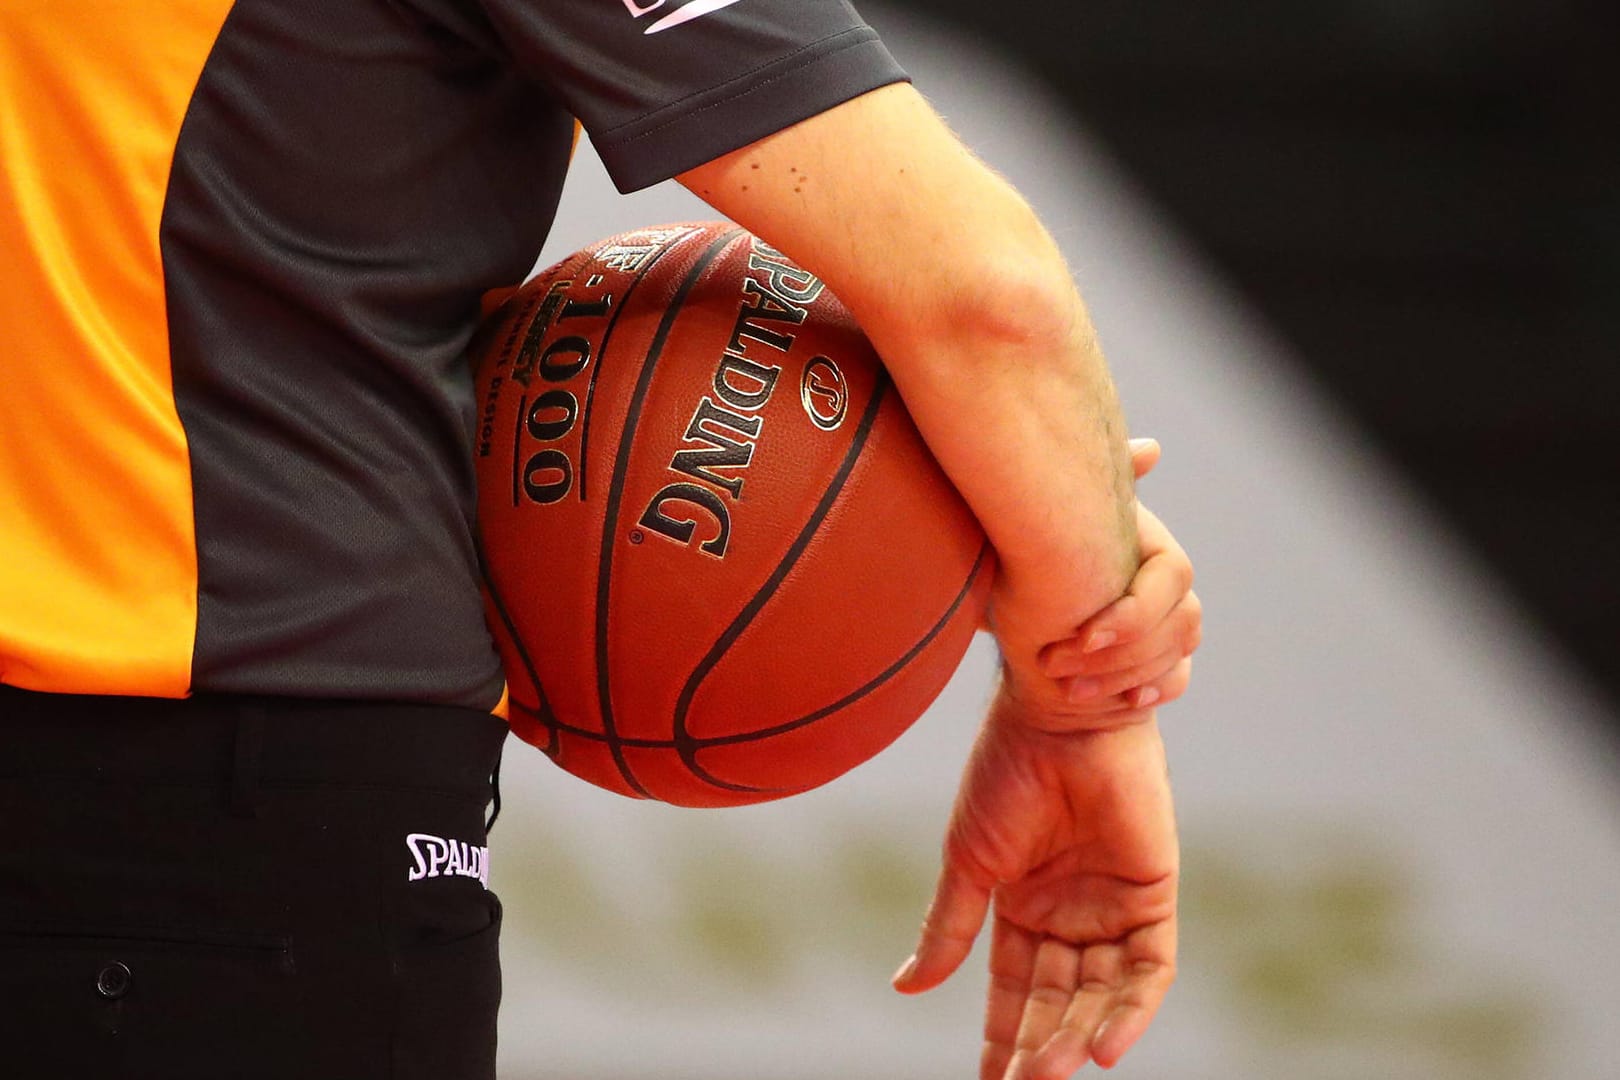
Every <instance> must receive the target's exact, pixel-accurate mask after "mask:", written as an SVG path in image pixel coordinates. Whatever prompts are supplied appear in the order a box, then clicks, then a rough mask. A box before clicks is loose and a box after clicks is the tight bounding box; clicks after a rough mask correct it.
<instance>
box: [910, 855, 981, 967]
mask: <svg viewBox="0 0 1620 1080" xmlns="http://www.w3.org/2000/svg"><path fill="white" fill-rule="evenodd" d="M989 906H990V888H989V885H987V884H980V883H978V882H976V881H974V880H973V879H972V878H971V877H970V876H969V875H968V874H967V873H966V872H965V871H964V870H962V869H961V868H959V867H958V865H957V864H955V863H950V862H947V863H946V865H945V868H944V869H943V870H941V871H940V875H939V884H938V886H937V887H936V888H935V889H934V899H933V902H932V903H931V904H929V905H928V914H927V915H925V916H923V925H922V933H921V935H920V936H919V938H918V941H917V951H916V952H915V953H913V954H912V955H911V958H910V959H909V960H907V961H906V962H905V963H904V964H901V965H900V970H899V971H897V972H895V973H894V979H893V980H892V982H893V985H894V988H895V989H896V990H898V991H900V992H901V993H902V994H920V993H922V992H923V991H925V990H932V989H933V988H934V987H936V986H938V985H939V984H940V983H942V982H944V981H945V980H946V979H948V978H949V977H950V975H951V973H952V972H954V971H955V970H956V969H957V968H959V967H961V966H962V961H963V960H965V959H967V954H968V952H969V951H971V950H972V948H973V939H974V938H976V937H978V936H979V928H980V927H981V926H983V925H984V915H985V911H986V909H987V908H988V907H989Z"/></svg>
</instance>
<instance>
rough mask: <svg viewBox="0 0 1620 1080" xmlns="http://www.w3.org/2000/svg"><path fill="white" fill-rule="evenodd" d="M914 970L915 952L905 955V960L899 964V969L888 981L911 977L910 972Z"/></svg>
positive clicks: (915, 963)
mask: <svg viewBox="0 0 1620 1080" xmlns="http://www.w3.org/2000/svg"><path fill="white" fill-rule="evenodd" d="M916 970H917V956H916V954H915V953H913V954H912V955H911V956H908V957H906V962H905V963H903V964H901V965H900V970H899V971H896V972H895V973H894V976H893V978H891V979H890V980H889V981H890V982H891V983H897V982H905V981H906V980H907V979H909V978H911V975H912V973H913V972H914V971H916Z"/></svg>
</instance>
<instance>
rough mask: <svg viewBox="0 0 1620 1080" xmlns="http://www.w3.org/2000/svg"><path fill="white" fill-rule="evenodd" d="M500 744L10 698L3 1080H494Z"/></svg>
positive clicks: (323, 715) (106, 702) (441, 716)
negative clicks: (494, 842)
mask: <svg viewBox="0 0 1620 1080" xmlns="http://www.w3.org/2000/svg"><path fill="white" fill-rule="evenodd" d="M505 735H506V725H505V724H504V723H503V722H502V721H500V720H499V719H497V718H495V717H491V716H489V715H486V714H482V713H478V712H476V711H474V710H468V709H460V708H449V707H438V706H417V705H376V704H353V703H333V702H297V701H288V700H276V699H249V698H239V697H230V698H212V699H210V698H203V697H198V698H193V699H191V700H188V701H158V700H150V699H133V698H87V697H71V696H65V695H48V694H34V693H28V692H25V691H19V690H14V689H10V688H4V687H0V830H3V835H4V839H3V840H0V1061H3V1064H0V1073H3V1074H4V1075H5V1076H7V1077H17V1078H19V1080H23V1078H32V1077H41V1078H46V1077H49V1078H52V1080H70V1078H77V1077H96V1078H98V1080H99V1078H104V1077H107V1076H123V1077H150V1078H154V1080H156V1078H162V1080H182V1078H191V1077H198V1078H202V1077H207V1078H208V1080H218V1078H220V1077H231V1078H233V1080H249V1078H259V1077H265V1078H269V1077H276V1078H278V1080H286V1078H291V1077H297V1078H300V1080H304V1078H309V1080H318V1078H327V1077H330V1078H341V1080H369V1078H373V1077H376V1078H383V1077H388V1078H406V1077H431V1078H433V1080H451V1078H456V1080H459V1078H474V1077H476V1078H480V1080H487V1078H490V1077H493V1076H494V1075H495V1012H496V1007H497V1005H498V1004H499V1001H500V968H499V964H498V961H497V957H496V939H497V936H498V934H499V929H500V904H499V902H498V901H497V900H496V898H495V894H494V893H492V892H490V891H488V889H487V884H488V878H487V875H488V870H489V860H488V848H487V846H486V844H487V841H486V836H485V814H486V811H487V808H488V806H489V801H490V796H491V777H492V773H493V772H494V770H495V769H496V767H497V765H498V761H499V755H500V749H501V745H502V742H503V740H504V738H505Z"/></svg>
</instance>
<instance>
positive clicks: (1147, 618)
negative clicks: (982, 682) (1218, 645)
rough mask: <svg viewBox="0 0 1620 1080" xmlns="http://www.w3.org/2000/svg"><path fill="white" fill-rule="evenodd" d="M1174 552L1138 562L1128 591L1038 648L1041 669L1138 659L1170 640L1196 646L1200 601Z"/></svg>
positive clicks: (1188, 568)
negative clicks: (1069, 631) (1071, 630)
mask: <svg viewBox="0 0 1620 1080" xmlns="http://www.w3.org/2000/svg"><path fill="white" fill-rule="evenodd" d="M1177 562H1178V560H1177V559H1176V557H1175V556H1172V555H1164V556H1156V557H1154V558H1152V559H1149V560H1148V561H1147V562H1145V563H1143V564H1142V566H1141V568H1140V569H1138V571H1137V574H1136V577H1135V578H1133V579H1132V580H1131V584H1130V591H1129V592H1127V593H1126V594H1125V595H1124V596H1122V597H1120V598H1119V599H1118V600H1115V601H1114V602H1113V603H1112V604H1110V605H1108V606H1107V607H1105V608H1103V609H1102V611H1100V612H1098V613H1097V614H1096V615H1094V616H1092V617H1091V618H1090V619H1088V620H1087V621H1086V622H1085V623H1083V624H1082V625H1081V626H1080V628H1079V629H1078V630H1076V631H1075V633H1074V634H1073V635H1071V636H1069V637H1066V638H1063V639H1062V640H1060V641H1054V642H1052V643H1051V644H1049V645H1047V646H1046V647H1044V648H1043V649H1041V651H1040V655H1039V662H1040V668H1041V673H1042V674H1044V675H1046V676H1047V677H1048V678H1053V679H1061V678H1064V677H1065V676H1069V675H1079V674H1082V673H1093V674H1094V673H1096V672H1099V671H1107V670H1113V669H1118V668H1121V667H1125V666H1128V665H1131V664H1136V663H1140V662H1141V661H1142V660H1143V659H1145V658H1147V657H1149V656H1153V655H1156V654H1157V653H1160V652H1163V651H1164V650H1165V649H1167V648H1169V647H1170V646H1169V643H1170V642H1171V641H1181V642H1183V643H1184V644H1189V645H1190V647H1188V648H1187V649H1186V650H1185V651H1186V652H1191V651H1192V649H1193V648H1196V647H1197V642H1198V638H1199V636H1200V634H1201V631H1202V627H1203V619H1204V605H1203V601H1202V600H1200V599H1198V594H1197V593H1196V592H1194V591H1193V590H1192V587H1191V581H1192V564H1191V563H1187V562H1184V561H1182V562H1180V565H1177Z"/></svg>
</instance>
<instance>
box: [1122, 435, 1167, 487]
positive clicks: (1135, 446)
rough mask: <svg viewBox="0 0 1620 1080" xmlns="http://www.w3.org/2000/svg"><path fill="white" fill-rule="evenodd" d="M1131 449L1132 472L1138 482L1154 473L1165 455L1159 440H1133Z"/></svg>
mask: <svg viewBox="0 0 1620 1080" xmlns="http://www.w3.org/2000/svg"><path fill="white" fill-rule="evenodd" d="M1130 447H1131V471H1132V472H1134V473H1135V474H1136V478H1137V479H1138V480H1140V479H1142V477H1144V476H1146V475H1147V474H1148V473H1150V472H1152V471H1153V467H1154V466H1155V465H1157V464H1158V463H1159V458H1160V457H1161V456H1162V455H1163V453H1164V448H1163V447H1161V446H1160V445H1159V440H1158V439H1132V440H1130Z"/></svg>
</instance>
